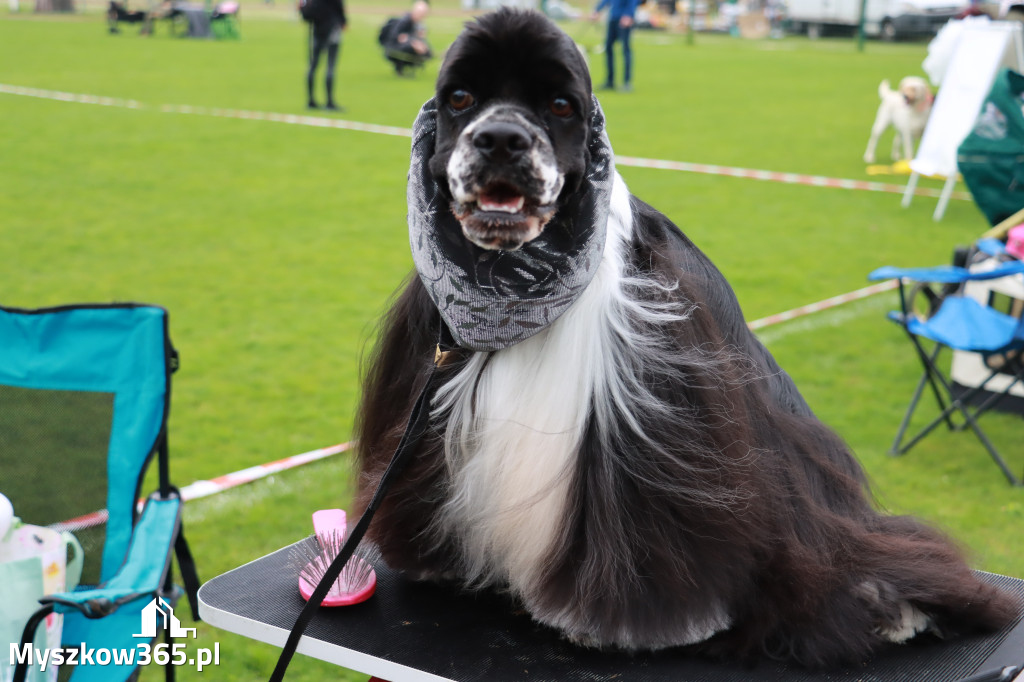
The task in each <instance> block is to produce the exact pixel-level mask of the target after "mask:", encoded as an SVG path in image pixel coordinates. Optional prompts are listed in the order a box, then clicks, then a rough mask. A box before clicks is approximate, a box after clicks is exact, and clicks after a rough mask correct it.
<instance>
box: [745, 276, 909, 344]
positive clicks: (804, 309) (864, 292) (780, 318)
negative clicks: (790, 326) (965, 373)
mask: <svg viewBox="0 0 1024 682" xmlns="http://www.w3.org/2000/svg"><path fill="white" fill-rule="evenodd" d="M897 286H899V281H898V280H895V279H890V280H887V281H885V282H879V283H878V284H872V285H871V286H869V287H864V288H863V289H857V290H856V291H851V292H850V293H848V294H840V295H839V296H833V297H832V298H827V299H825V300H824V301H818V302H817V303H809V304H807V305H805V306H800V307H799V308H793V309H792V310H786V311H785V312H781V313H776V314H775V315H769V316H768V317H762V318H761V319H760V320H754V321H753V322H748V323H747V326H748V327H750V329H751V330H754V331H756V330H758V329H764V328H765V327H768V326H771V325H773V324H778V323H779V322H785V321H787V320H793V319H796V318H798V317H803V316H804V315H810V314H811V313H817V312H820V311H822V310H828V309H829V308H835V307H836V306H837V305H842V304H844V303H849V302H850V301H856V300H859V299H862V298H867V297H868V296H873V295H874V294H878V293H881V292H883V291H891V290H893V289H895V288H896V287H897Z"/></svg>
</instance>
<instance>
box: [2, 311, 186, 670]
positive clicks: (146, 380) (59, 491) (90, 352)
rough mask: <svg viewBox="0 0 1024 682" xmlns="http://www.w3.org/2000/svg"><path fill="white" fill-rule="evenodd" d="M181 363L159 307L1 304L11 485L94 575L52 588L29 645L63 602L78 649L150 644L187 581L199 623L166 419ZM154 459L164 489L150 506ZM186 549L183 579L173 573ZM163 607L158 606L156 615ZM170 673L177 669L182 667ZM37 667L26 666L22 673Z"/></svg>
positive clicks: (28, 630) (5, 485)
mask: <svg viewBox="0 0 1024 682" xmlns="http://www.w3.org/2000/svg"><path fill="white" fill-rule="evenodd" d="M177 362H178V360H177V353H176V351H175V350H174V348H173V347H172V346H171V343H170V339H169V337H168V330H167V312H166V311H165V310H163V309H162V308H159V307H155V306H148V305H138V304H112V305H75V306H65V307H59V308H45V309H38V310H22V309H15V308H4V307H0V489H2V490H3V492H4V494H5V495H7V496H8V497H9V498H10V499H11V502H12V503H13V505H14V509H15V511H16V513H17V514H18V515H19V516H20V517H21V519H22V520H23V521H25V522H26V523H29V524H34V525H38V526H50V527H51V528H55V529H58V530H68V531H71V532H72V533H73V534H74V535H75V536H76V537H77V538H78V540H79V542H80V543H81V545H82V546H83V547H84V566H83V570H82V578H81V584H80V585H79V587H78V588H76V589H75V590H73V591H68V592H65V593H62V594H51V595H47V596H44V597H43V598H42V599H40V602H41V603H42V604H43V607H42V608H41V609H40V610H39V611H38V612H36V614H35V615H33V616H32V617H31V618H30V619H29V622H28V624H27V625H26V626H25V631H24V635H23V637H22V646H23V647H24V646H25V645H26V644H28V643H31V642H33V641H34V640H35V639H36V631H37V628H38V626H39V625H40V624H41V623H42V622H43V621H44V620H45V619H46V618H47V616H48V615H49V614H50V613H57V614H63V621H64V622H63V638H62V639H63V645H64V646H65V647H76V648H77V647H80V646H81V645H83V644H84V645H85V646H87V647H88V648H91V649H107V650H118V649H120V650H129V649H136V648H137V646H138V645H139V644H141V643H143V642H147V641H151V640H147V639H139V637H140V636H142V637H145V635H146V631H147V630H150V631H154V632H158V631H159V629H162V628H156V627H149V626H147V625H146V621H145V620H144V609H145V608H146V607H147V606H149V605H150V604H154V603H155V604H156V605H157V606H158V607H160V608H159V610H161V611H163V612H164V613H166V612H167V609H166V608H165V604H166V605H173V604H174V603H175V602H176V601H177V599H178V598H179V597H180V596H181V594H182V593H183V592H185V593H187V594H188V597H189V599H190V601H191V603H192V612H193V616H194V617H195V619H196V620H198V617H199V616H198V611H197V606H198V602H197V601H196V591H197V590H198V586H199V582H198V579H197V576H196V571H195V565H194V563H193V560H192V557H191V554H190V552H189V549H188V545H187V544H186V542H185V538H184V535H183V533H182V528H181V512H182V509H181V505H182V501H181V498H180V495H179V494H178V491H177V489H175V488H174V487H173V486H172V485H171V484H170V478H169V462H168V447H167V416H168V411H169V406H170V388H171V373H172V372H173V371H174V370H175V369H176V368H177ZM154 457H155V458H156V460H157V464H158V466H157V472H156V473H157V475H156V478H157V482H156V486H157V488H158V489H157V491H156V492H154V493H152V494H151V495H149V497H148V498H147V499H146V501H145V504H144V506H142V508H141V509H139V507H138V505H137V501H138V500H139V496H140V493H141V491H142V487H143V478H144V476H145V474H146V470H147V467H148V465H149V463H150V462H151V461H152V459H153V458H154ZM104 518H105V523H104ZM174 554H177V558H178V565H179V569H180V572H181V577H182V581H183V582H184V584H185V588H184V590H182V588H180V587H177V586H175V585H174V583H173V579H172V573H171V560H172V557H173V555H174ZM161 599H162V600H163V601H164V604H160V603H159V601H156V602H154V600H161ZM155 611H157V608H155V607H150V609H149V610H148V613H151V614H152V615H153V617H154V618H155V617H156V615H157V614H156V613H155ZM165 620H168V621H170V623H175V622H176V621H177V619H174V620H170V619H165ZM165 634H166V635H167V638H168V643H169V644H170V633H169V632H167V631H165ZM69 667H70V666H69ZM136 667H137V661H134V662H133V664H131V665H128V664H122V665H115V664H114V663H110V664H109V665H99V664H97V665H77V666H74V668H73V669H72V674H71V678H70V679H71V680H72V681H73V682H87V681H89V680H101V681H102V682H120V681H121V680H125V679H127V678H128V677H129V676H130V675H131V674H132V673H133V671H134V670H135V668H136ZM165 670H166V676H167V679H169V680H170V679H173V676H174V667H173V666H170V665H168V666H166V667H165ZM64 672H66V671H64ZM26 673H27V670H26V666H25V665H24V664H21V665H19V667H18V668H17V670H16V674H15V677H14V679H15V681H17V680H20V679H24V676H25V675H26ZM61 679H64V678H63V676H62V678H61Z"/></svg>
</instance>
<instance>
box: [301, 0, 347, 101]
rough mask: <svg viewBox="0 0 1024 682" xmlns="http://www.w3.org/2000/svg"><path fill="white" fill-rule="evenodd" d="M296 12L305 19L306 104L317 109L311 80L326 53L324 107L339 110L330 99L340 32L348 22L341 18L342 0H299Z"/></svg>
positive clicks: (331, 98)
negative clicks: (306, 32) (307, 52)
mask: <svg viewBox="0 0 1024 682" xmlns="http://www.w3.org/2000/svg"><path fill="white" fill-rule="evenodd" d="M299 13H300V14H301V15H302V18H303V19H304V20H306V21H307V22H309V70H308V71H307V72H306V95H307V102H306V105H307V106H308V107H309V108H310V109H317V108H319V105H318V104H317V102H316V97H314V96H313V79H314V76H315V75H316V67H317V65H318V64H319V63H320V57H321V55H323V53H324V51H326V52H327V67H326V75H325V77H324V86H325V88H326V90H327V106H326V108H327V109H328V110H330V111H342V110H343V109H342V107H340V106H338V104H337V103H336V102H335V101H334V70H335V67H336V66H337V63H338V53H339V52H340V51H341V32H342V31H343V30H344V29H345V26H346V24H347V23H348V22H347V20H346V18H345V2H344V0H299Z"/></svg>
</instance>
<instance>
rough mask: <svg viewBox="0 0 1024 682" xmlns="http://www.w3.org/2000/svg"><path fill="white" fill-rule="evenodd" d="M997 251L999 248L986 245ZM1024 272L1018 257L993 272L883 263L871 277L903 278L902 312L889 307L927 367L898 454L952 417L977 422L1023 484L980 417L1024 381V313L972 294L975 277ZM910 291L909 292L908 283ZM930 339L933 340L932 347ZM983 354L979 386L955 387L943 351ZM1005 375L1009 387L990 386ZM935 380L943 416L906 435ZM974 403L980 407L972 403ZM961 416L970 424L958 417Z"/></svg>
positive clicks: (986, 442)
mask: <svg viewBox="0 0 1024 682" xmlns="http://www.w3.org/2000/svg"><path fill="white" fill-rule="evenodd" d="M981 246H982V247H983V250H987V251H988V252H989V253H993V252H994V251H998V250H999V247H997V246H994V245H992V244H982V245H981ZM1021 273H1024V262H1021V261H1010V262H1006V263H1002V264H999V265H997V266H995V267H994V268H992V269H989V270H985V271H978V270H975V271H972V270H968V269H967V268H963V267H957V266H953V265H943V266H938V267H933V268H895V267H882V268H879V269H877V270H875V271H874V272H872V273H871V274H870V275H868V278H869V279H871V280H876V281H877V280H888V279H897V280H898V281H899V295H900V310H898V311H892V312H890V313H889V316H888V317H889V319H890V320H892V321H893V322H895V323H896V324H898V325H900V327H901V328H902V329H903V330H904V331H905V332H906V333H907V336H908V337H909V339H910V341H911V342H912V343H913V346H914V349H915V351H916V353H917V356H918V358H919V359H920V361H921V364H922V365H923V367H924V373H923V374H922V376H921V380H920V381H919V382H918V384H917V388H916V389H915V391H914V395H913V397H912V398H911V401H910V405H909V406H908V408H907V412H906V414H905V415H904V417H903V420H902V422H901V423H900V427H899V430H898V432H897V434H896V439H895V440H894V441H893V445H892V448H891V450H890V451H889V452H890V454H893V455H902V454H905V453H906V452H908V451H909V450H910V449H911V448H912V447H914V446H915V445H916V444H917V443H919V442H920V441H921V440H922V439H923V438H924V437H925V436H927V435H928V434H929V433H931V432H932V431H933V430H934V429H935V428H936V427H937V426H939V425H940V424H943V423H945V424H946V425H947V426H948V427H949V428H950V429H956V430H962V429H964V428H968V427H969V428H970V429H971V430H972V431H973V432H974V434H975V435H976V436H977V437H978V440H979V441H981V444H982V445H983V446H984V447H985V449H986V450H987V451H988V454H989V455H990V456H991V457H992V460H993V461H994V462H995V463H996V464H997V465H998V466H999V468H1000V470H1002V472H1003V475H1005V476H1006V478H1007V480H1009V481H1010V483H1011V484H1013V485H1018V486H1019V485H1022V484H1024V481H1022V480H1021V479H1020V478H1018V477H1017V476H1016V475H1015V474H1014V473H1013V472H1012V471H1011V470H1010V467H1009V466H1008V465H1007V463H1006V460H1005V459H1003V457H1002V455H1000V454H999V451H998V450H997V449H996V447H995V445H993V444H992V441H991V440H990V439H989V438H988V436H987V435H985V432H984V431H983V430H982V429H981V427H980V426H979V424H978V418H979V417H981V415H982V414H984V413H985V412H987V411H988V410H990V409H992V408H993V407H995V406H996V405H997V404H998V403H999V402H1000V401H1001V400H1002V399H1004V398H1005V397H1006V396H1007V395H1008V394H1009V393H1010V390H1011V389H1012V388H1013V387H1014V386H1015V385H1017V384H1019V383H1020V382H1021V381H1022V380H1024V362H1022V357H1021V353H1020V351H1021V350H1022V349H1024V319H1022V318H1020V317H1016V316H1013V315H1008V314H1006V313H1003V312H1000V311H999V310H996V309H995V308H993V307H991V306H989V305H984V304H982V303H981V302H979V301H978V300H976V299H974V298H972V297H970V296H968V295H966V294H965V293H964V285H965V283H967V282H970V281H980V280H995V279H999V278H1002V277H1010V276H1013V275H1019V274H1021ZM909 283H913V284H912V286H909V288H910V291H909V292H908V284H909ZM918 295H923V297H924V300H925V301H926V303H927V305H926V306H925V309H924V310H917V309H916V307H915V306H916V303H917V301H918V299H917V296H918ZM924 340H927V341H928V342H931V343H929V344H927V345H929V346H930V348H927V349H926V343H925V342H924ZM945 348H949V349H951V350H954V351H965V352H969V353H977V354H979V355H980V356H981V357H982V358H983V360H984V361H985V366H986V367H987V370H988V372H989V373H988V375H987V376H986V377H985V378H984V379H983V380H982V381H981V382H980V383H978V385H976V386H974V387H971V388H968V389H966V390H965V391H962V392H957V391H954V387H953V382H952V380H951V379H950V378H949V377H948V376H947V375H946V373H944V372H943V371H942V370H941V369H940V367H939V365H938V359H939V356H940V353H941V352H942V350H943V349H945ZM1000 375H1003V376H1005V377H1008V378H1009V381H1008V382H1006V385H1005V386H1004V387H1003V389H1002V390H999V391H989V389H988V387H989V385H990V384H991V383H992V380H993V379H994V378H995V377H997V376H1000ZM926 386H929V387H930V388H931V391H932V393H933V394H934V396H935V400H936V402H937V403H938V407H939V414H938V416H936V417H935V418H934V419H933V420H932V421H931V422H929V423H928V424H927V425H926V426H925V427H924V428H923V429H921V430H920V431H919V432H918V433H917V434H916V435H915V436H913V437H912V438H909V439H907V440H904V439H905V437H906V433H907V429H908V427H909V425H910V420H911V417H912V416H913V415H914V412H915V410H916V409H917V406H918V403H919V402H920V401H921V396H922V394H923V393H924V390H925V387H926ZM972 405H973V408H972ZM954 415H959V417H960V418H961V419H962V423H959V424H957V423H956V422H955V421H954Z"/></svg>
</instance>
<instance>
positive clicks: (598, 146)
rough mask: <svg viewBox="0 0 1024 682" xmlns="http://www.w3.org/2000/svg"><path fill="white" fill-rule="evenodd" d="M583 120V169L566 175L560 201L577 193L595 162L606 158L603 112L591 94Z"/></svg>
mask: <svg viewBox="0 0 1024 682" xmlns="http://www.w3.org/2000/svg"><path fill="white" fill-rule="evenodd" d="M582 113H583V117H584V120H586V121H587V133H586V144H585V145H584V146H583V155H582V158H583V168H582V171H581V172H573V173H567V174H566V176H565V185H564V187H563V188H562V194H561V197H560V199H562V200H564V199H566V198H567V197H569V196H572V195H573V194H576V192H578V191H579V189H580V187H581V186H582V183H583V179H584V178H585V176H586V174H587V173H588V172H590V171H591V169H592V168H593V166H594V163H595V160H599V159H604V161H602V162H607V160H606V159H605V157H607V156H608V153H607V151H606V147H607V144H608V142H607V138H606V137H605V132H604V124H605V122H604V112H603V111H602V110H601V105H600V103H599V102H598V101H597V97H596V96H595V95H594V94H593V93H591V95H590V102H589V106H588V107H587V110H586V111H584V112H582Z"/></svg>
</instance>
